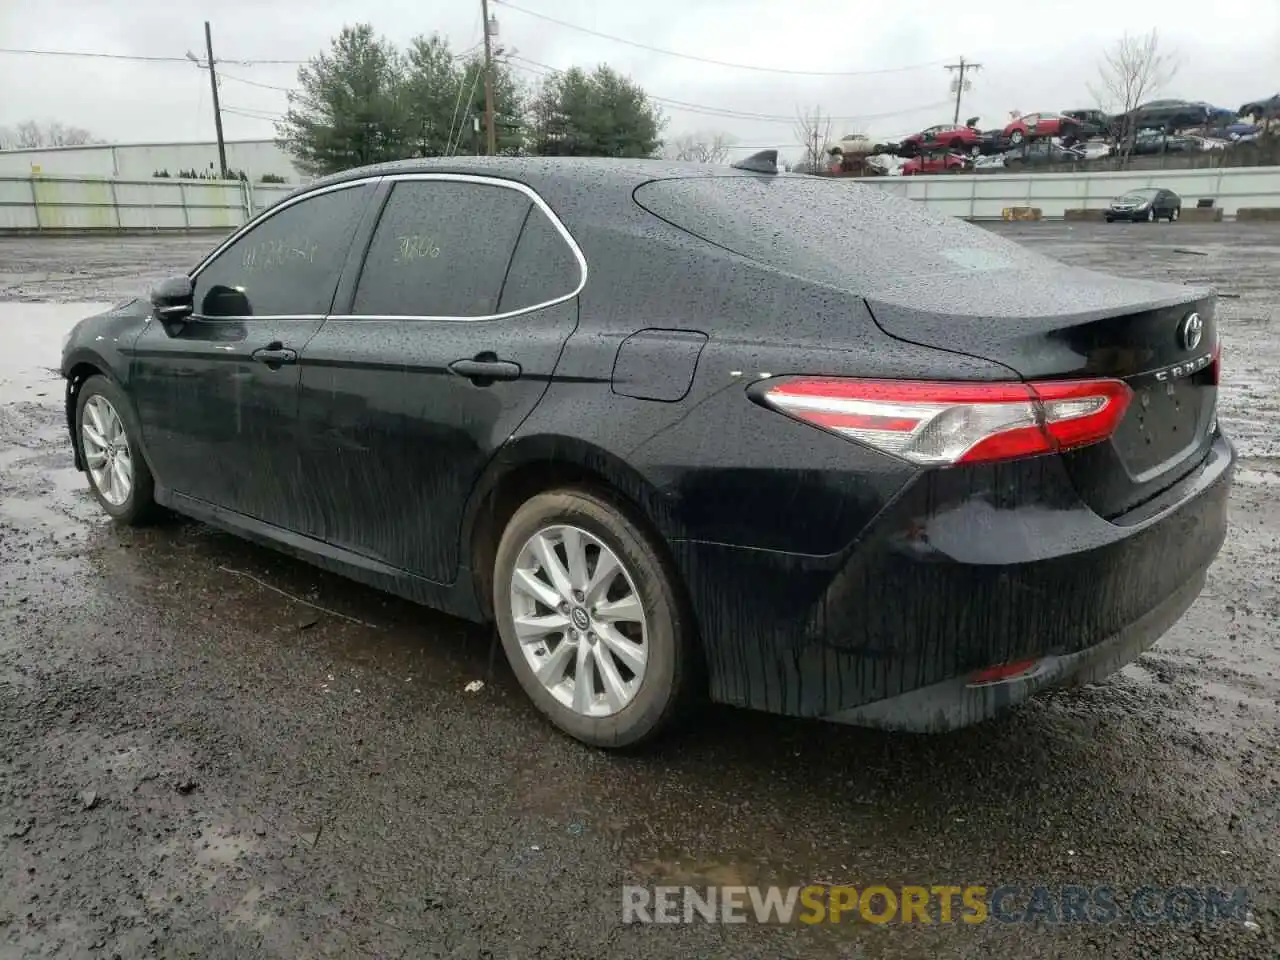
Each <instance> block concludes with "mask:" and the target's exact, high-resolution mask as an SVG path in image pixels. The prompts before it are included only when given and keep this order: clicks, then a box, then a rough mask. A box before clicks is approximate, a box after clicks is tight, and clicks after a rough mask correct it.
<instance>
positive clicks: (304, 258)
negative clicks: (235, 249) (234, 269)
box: [241, 238, 320, 273]
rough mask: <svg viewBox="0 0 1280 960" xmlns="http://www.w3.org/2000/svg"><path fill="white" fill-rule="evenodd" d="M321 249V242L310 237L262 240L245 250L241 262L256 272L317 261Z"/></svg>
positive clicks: (251, 271) (250, 271) (245, 267)
mask: <svg viewBox="0 0 1280 960" xmlns="http://www.w3.org/2000/svg"><path fill="white" fill-rule="evenodd" d="M319 249H320V246H319V244H317V243H316V242H315V241H314V240H312V239H310V238H306V239H295V240H261V241H259V242H258V243H255V244H251V245H250V246H249V248H248V249H246V250H245V252H244V257H243V259H242V261H241V262H242V264H243V266H244V269H245V270H246V271H247V272H249V273H256V272H258V271H260V270H274V269H275V268H277V267H282V266H285V265H288V264H299V263H315V262H316V252H317V251H318V250H319Z"/></svg>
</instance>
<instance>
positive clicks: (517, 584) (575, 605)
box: [493, 488, 695, 747]
mask: <svg viewBox="0 0 1280 960" xmlns="http://www.w3.org/2000/svg"><path fill="white" fill-rule="evenodd" d="M628 513H629V511H627V510H624V509H622V508H621V507H620V506H619V505H617V504H615V503H614V502H613V501H612V500H611V499H609V498H607V497H605V496H603V495H601V494H599V493H597V492H595V491H593V490H587V489H580V488H566V489H561V490H554V491H551V492H548V493H542V494H538V495H537V496H535V497H533V498H532V499H530V500H528V501H527V502H526V503H524V504H523V505H522V506H521V507H520V508H519V509H518V510H516V512H515V514H514V515H513V516H512V518H511V520H510V522H509V523H508V524H507V527H506V530H504V531H503V534H502V540H501V542H500V543H499V545H498V552H497V557H496V559H495V563H494V585H493V606H494V614H495V617H496V619H497V622H498V633H499V635H500V636H501V638H502V646H503V649H504V651H505V652H506V655H507V660H508V661H509V662H510V663H511V669H512V670H513V671H514V672H515V675H516V678H517V679H518V680H519V681H520V685H521V686H522V687H523V688H524V690H525V693H527V694H528V695H529V697H530V699H532V700H533V702H534V704H535V705H536V706H537V708H538V709H539V710H541V711H542V712H543V713H544V714H546V716H547V717H548V718H550V720H551V721H552V723H554V724H555V725H556V726H557V727H559V728H560V729H561V730H563V731H565V732H566V733H568V734H569V735H570V736H573V737H575V738H577V739H578V740H581V741H582V742H584V743H587V744H591V745H592V746H598V747H628V746H635V745H638V744H640V743H643V742H645V741H648V740H652V739H653V738H655V737H657V736H658V735H659V734H660V733H662V732H663V731H664V730H665V729H667V728H668V727H669V726H670V725H671V724H672V722H673V721H674V720H675V719H676V718H677V717H678V716H679V714H680V713H681V711H682V708H683V707H684V706H685V705H686V704H687V703H688V702H689V700H690V699H691V694H692V690H693V687H694V682H693V675H694V666H695V639H694V626H693V622H692V618H691V617H690V616H689V615H688V614H687V613H686V610H685V607H686V605H685V603H684V601H683V599H682V592H681V590H680V588H679V585H678V580H677V576H676V573H675V571H674V569H673V568H672V566H671V563H670V561H669V560H667V559H666V558H665V556H664V554H663V551H662V550H661V548H660V546H659V543H658V541H657V540H656V538H654V537H653V536H652V535H650V534H649V533H648V532H647V531H646V530H645V529H644V528H643V527H642V525H641V524H640V523H638V522H637V521H635V520H633V519H632V518H631V517H630V516H629V515H628Z"/></svg>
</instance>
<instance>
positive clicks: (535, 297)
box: [300, 174, 585, 583]
mask: <svg viewBox="0 0 1280 960" xmlns="http://www.w3.org/2000/svg"><path fill="white" fill-rule="evenodd" d="M552 217H553V215H552V214H550V212H549V210H547V209H546V208H544V207H543V206H542V205H541V202H540V201H537V200H535V198H534V197H533V195H532V194H531V193H530V192H529V191H527V190H526V189H525V188H523V187H521V186H520V185H519V184H514V183H512V182H510V181H502V180H490V179H486V178H475V177H470V178H468V177H458V176H452V175H448V174H426V175H423V174H419V175H416V176H415V175H406V176H404V177H401V178H397V179H396V182H395V183H394V185H393V187H392V189H391V192H390V194H389V196H388V199H387V202H386V206H385V207H384V209H383V212H382V215H381V218H380V219H379V221H378V224H377V227H376V229H375V230H374V232H373V237H372V240H371V242H370V245H369V249H368V252H367V255H366V257H365V259H364V264H363V269H362V270H361V272H360V277H359V281H358V283H357V284H356V285H355V288H354V291H353V292H352V294H351V295H350V301H351V302H350V305H349V306H347V307H345V308H344V307H343V306H342V305H340V304H335V306H334V310H335V315H334V316H332V317H330V319H329V320H328V321H327V322H326V323H325V324H324V326H323V327H322V328H321V330H320V332H319V333H317V334H316V336H315V337H314V338H313V339H312V341H311V342H310V343H309V344H308V345H307V348H306V349H305V350H304V351H303V357H302V360H303V363H302V394H301V401H300V413H301V418H302V421H303V423H304V431H303V433H302V436H303V438H304V439H303V454H302V456H303V461H304V469H305V470H306V471H307V472H308V473H310V474H312V475H314V476H317V477H323V478H324V495H325V503H324V508H323V509H324V516H325V532H324V537H325V539H326V540H328V541H329V542H330V543H332V544H333V545H335V546H339V547H342V548H345V549H348V550H351V551H354V552H356V553H359V554H361V555H362V556H365V557H368V558H371V559H374V560H377V561H380V562H382V563H385V564H388V565H390V566H393V567H397V568H400V569H402V570H408V571H411V572H413V573H415V574H417V575H418V576H421V577H425V578H427V579H429V580H434V581H437V582H440V583H450V582H452V581H453V579H454V577H455V576H456V573H457V566H458V548H459V535H460V531H461V525H462V516H463V510H464V507H465V504H466V502H467V497H468V495H469V494H470V493H471V490H472V488H473V486H474V484H475V482H476V480H477V478H478V477H479V476H480V473H481V472H482V471H483V469H484V467H485V464H486V463H487V462H488V461H489V459H490V457H492V455H493V454H494V452H495V451H496V450H497V449H498V448H499V447H500V446H501V445H502V444H503V443H504V442H505V441H506V439H507V438H508V437H509V436H511V435H512V434H513V433H514V432H515V430H516V428H517V427H518V426H519V425H520V423H521V422H522V421H523V420H524V419H525V418H526V417H527V416H528V415H529V414H530V413H531V412H532V410H533V408H534V406H535V405H536V404H537V402H538V400H539V399H541V397H542V395H543V393H544V392H545V391H546V389H547V386H548V385H549V383H550V378H551V374H552V372H553V371H554V370H555V367H556V363H557V361H558V360H559V356H560V351H561V348H562V347H563V345H564V341H565V340H566V339H567V338H568V336H569V335H570V334H571V333H572V332H573V330H574V328H575V327H576V325H577V319H578V312H577V298H576V294H577V293H578V291H579V289H580V288H581V285H582V282H583V279H584V276H585V274H584V269H583V266H582V264H581V261H580V255H579V254H578V251H577V248H576V247H575V246H572V245H571V243H570V241H569V240H568V239H567V234H566V233H564V232H563V228H562V227H561V226H560V224H559V221H558V220H553V219H552ZM345 286H346V284H344V287H345ZM343 310H345V312H340V311H343Z"/></svg>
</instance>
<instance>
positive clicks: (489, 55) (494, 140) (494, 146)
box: [480, 0, 498, 157]
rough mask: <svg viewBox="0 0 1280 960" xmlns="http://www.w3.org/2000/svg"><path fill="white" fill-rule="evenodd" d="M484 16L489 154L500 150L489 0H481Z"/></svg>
mask: <svg viewBox="0 0 1280 960" xmlns="http://www.w3.org/2000/svg"><path fill="white" fill-rule="evenodd" d="M480 13H481V15H482V16H483V17H484V123H485V127H486V129H487V131H488V135H489V156H491V157H492V156H493V155H494V154H495V153H497V152H498V134H497V132H496V130H495V127H494V118H493V46H492V43H491V38H490V36H489V33H490V31H489V0H480Z"/></svg>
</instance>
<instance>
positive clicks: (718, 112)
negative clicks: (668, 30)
mask: <svg viewBox="0 0 1280 960" xmlns="http://www.w3.org/2000/svg"><path fill="white" fill-rule="evenodd" d="M508 59H511V60H519V61H521V63H516V64H512V66H514V67H515V68H516V69H517V70H530V72H533V73H543V74H560V73H564V71H563V70H560V69H557V68H556V67H552V66H549V65H548V64H545V63H539V62H538V61H536V60H530V59H529V58H528V57H520V56H516V55H515V54H509V55H508ZM522 64H529V65H530V66H523V65H522ZM645 95H646V96H647V97H648V99H650V100H653V101H654V102H655V103H660V104H663V105H664V106H670V107H672V108H673V109H676V110H683V111H685V112H687V113H696V114H700V115H702V116H710V117H726V118H729V119H733V120H754V121H758V122H761V123H788V124H793V123H795V122H796V118H795V117H794V116H787V115H785V114H780V113H756V112H754V111H750V110H735V109H729V108H724V107H714V106H711V105H709V104H705V103H691V102H689V101H687V100H677V99H675V98H673V97H662V96H658V95H657V94H651V93H646V94H645ZM950 102H951V101H950V100H941V101H939V102H937V103H928V104H921V105H919V106H915V107H905V108H903V109H901V110H888V111H885V112H884V113H866V114H858V115H853V116H831V117H824V118H823V119H824V120H831V121H833V122H834V121H840V122H841V123H856V122H858V121H860V120H883V119H885V118H887V117H896V116H898V115H900V114H903V113H913V112H916V111H923V110H933V109H936V108H938V107H943V106H946V105H947V104H949V103H950Z"/></svg>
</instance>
